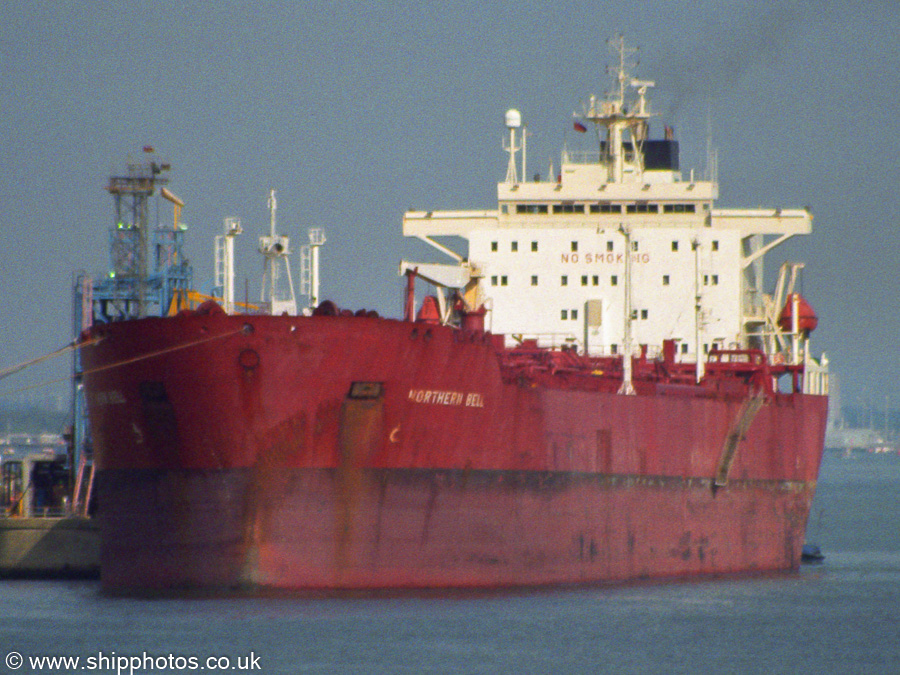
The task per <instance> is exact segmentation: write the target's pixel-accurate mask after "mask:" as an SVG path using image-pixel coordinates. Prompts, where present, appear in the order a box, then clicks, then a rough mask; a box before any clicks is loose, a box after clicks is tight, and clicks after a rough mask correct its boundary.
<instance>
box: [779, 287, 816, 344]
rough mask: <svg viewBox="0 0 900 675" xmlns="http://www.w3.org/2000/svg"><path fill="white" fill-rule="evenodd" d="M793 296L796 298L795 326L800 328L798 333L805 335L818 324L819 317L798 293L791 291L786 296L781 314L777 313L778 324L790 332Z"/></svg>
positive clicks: (792, 320)
mask: <svg viewBox="0 0 900 675" xmlns="http://www.w3.org/2000/svg"><path fill="white" fill-rule="evenodd" d="M794 298H796V299H797V303H796V304H797V317H798V319H797V328H798V329H799V330H800V334H801V335H803V337H806V336H808V335H809V334H810V333H812V332H813V331H814V330H815V329H816V326H818V325H819V317H818V316H816V313H815V312H814V311H813V308H812V306H811V305H810V304H809V303H808V302H807V301H806V299H805V298H804V297H803V296H802V295H800V294H799V293H792V294H791V295H789V296H788V299H787V302H786V303H785V305H784V307H783V308H782V310H781V314H779V315H778V325H779V327H780V328H781V330H783V331H785V332H786V333H790V332H791V331H792V330H793V329H794Z"/></svg>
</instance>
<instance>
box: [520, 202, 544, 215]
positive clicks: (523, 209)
mask: <svg viewBox="0 0 900 675" xmlns="http://www.w3.org/2000/svg"><path fill="white" fill-rule="evenodd" d="M516 213H547V205H546V204H516Z"/></svg>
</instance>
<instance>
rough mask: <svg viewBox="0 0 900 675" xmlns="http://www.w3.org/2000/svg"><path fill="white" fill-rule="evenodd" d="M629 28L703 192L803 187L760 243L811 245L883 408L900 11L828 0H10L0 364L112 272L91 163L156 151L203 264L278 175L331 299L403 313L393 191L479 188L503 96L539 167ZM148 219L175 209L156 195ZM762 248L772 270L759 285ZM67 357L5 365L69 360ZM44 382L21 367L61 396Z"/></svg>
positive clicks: (485, 193) (431, 193) (495, 158)
mask: <svg viewBox="0 0 900 675" xmlns="http://www.w3.org/2000/svg"><path fill="white" fill-rule="evenodd" d="M617 31H618V32H622V33H624V34H625V36H626V38H627V39H628V41H629V43H631V44H636V45H638V46H640V48H641V55H640V57H639V58H640V61H641V63H640V66H639V68H638V73H637V74H638V75H639V76H640V77H642V78H646V79H653V80H656V82H657V89H656V91H655V92H654V94H653V102H654V104H655V109H656V110H657V111H658V112H661V113H664V116H663V117H662V118H661V119H659V120H658V121H657V122H655V124H654V125H653V126H652V128H651V130H653V129H655V130H656V132H657V134H659V133H660V130H661V127H662V125H663V124H664V123H666V124H671V125H673V126H674V127H675V129H676V134H677V137H678V139H679V140H680V141H681V144H682V168H683V169H685V170H689V169H690V168H691V167H695V168H697V169H698V170H699V169H702V168H703V167H704V166H705V155H706V150H705V149H706V133H707V131H706V130H707V118H708V119H709V126H710V128H711V129H712V139H713V144H714V145H715V146H716V147H717V148H718V153H719V181H720V200H719V205H720V206H725V207H729V206H734V207H741V206H746V207H753V206H758V205H765V206H780V207H786V208H787V207H798V206H809V207H810V208H811V209H812V211H813V213H814V215H815V221H814V233H813V235H812V236H811V237H806V238H803V239H801V240H795V241H792V242H789V243H788V244H786V245H785V246H783V247H782V248H781V249H780V250H779V251H777V252H776V253H775V254H773V255H772V256H770V258H772V259H773V263H777V262H780V261H781V260H783V259H784V258H790V259H792V260H802V261H805V262H806V263H807V268H806V270H805V272H804V281H803V292H804V294H805V295H806V296H807V298H808V299H809V300H810V302H811V303H812V305H813V307H814V308H815V309H816V311H817V312H818V314H819V316H820V324H819V325H820V327H819V329H818V330H817V332H816V333H815V334H814V344H815V347H816V348H817V349H824V350H825V351H826V352H827V353H828V354H829V356H830V358H831V362H832V365H833V369H834V371H835V372H836V373H837V374H838V375H839V376H840V378H841V385H842V390H843V395H844V402H845V404H856V405H858V404H859V403H860V402H861V401H864V400H872V401H874V402H875V404H876V405H878V406H879V407H882V406H883V405H884V401H885V397H886V396H888V395H890V396H891V397H892V399H893V401H894V407H896V406H897V405H898V403H900V386H898V384H897V382H898V380H900V355H898V352H897V351H896V350H895V349H894V348H893V345H892V342H893V339H894V337H895V336H896V335H898V334H900V312H898V304H900V303H898V299H897V290H898V282H897V278H898V272H900V264H898V262H897V255H898V249H900V246H898V244H900V235H898V229H897V226H898V222H900V217H898V216H900V213H898V211H900V208H898V204H900V200H898V196H897V191H898V185H900V161H898V157H900V141H898V137H900V122H898V116H897V113H898V106H897V92H898V91H900V82H898V80H900V40H898V35H900V5H898V4H897V3H896V2H887V1H884V2H862V3H860V4H855V5H853V4H845V3H841V4H838V3H828V2H826V3H822V2H772V3H769V2H733V1H731V0H725V1H724V2H722V1H719V2H711V1H708V2H707V1H702V0H697V1H693V2H669V1H666V2H653V3H650V2H634V1H632V2H627V1H626V2H597V3H580V2H571V1H567V0H555V1H554V2H518V3H513V2H487V1H482V2H469V3H458V2H450V3H447V2H442V3H423V2H395V1H392V2H378V1H375V2H368V3H358V4H357V3H353V4H351V3H332V2H276V3H269V2H217V3H209V4H206V3H190V2H188V3H175V2H154V3H146V2H129V1H127V0H121V1H119V2H115V3H112V2H89V3H86V2H66V1H56V2H52V3H43V4H42V6H37V5H36V3H10V5H9V6H7V7H6V8H5V9H4V17H3V21H2V23H0V48H2V53H0V161H2V171H0V236H2V244H3V245H2V248H0V261H2V269H3V275H2V277H0V289H2V295H0V297H2V298H3V302H2V304H0V325H2V330H3V344H4V347H5V349H4V353H3V358H2V359H0V367H5V366H8V365H12V364H14V363H18V362H20V361H24V360H26V359H28V358H32V357H35V356H39V355H41V354H44V353H46V352H49V351H51V350H52V349H54V348H56V347H58V346H61V345H62V344H64V343H65V342H67V341H68V340H69V339H70V330H71V294H70V282H71V276H72V273H73V271H74V270H76V269H79V268H84V269H88V270H91V271H98V272H103V271H105V270H106V269H107V268H108V265H109V263H108V257H107V230H108V228H109V226H110V224H111V222H112V201H111V199H110V197H109V195H108V194H107V193H106V192H105V191H104V190H103V186H104V184H105V181H106V178H107V176H108V175H109V174H110V172H112V171H120V170H121V169H122V168H123V166H124V163H125V161H126V158H127V157H128V156H129V155H130V156H131V157H132V158H135V159H140V149H141V147H142V146H143V145H145V144H150V145H153V146H154V147H155V148H156V150H157V151H158V153H159V154H160V155H161V156H163V157H165V158H166V159H168V160H169V161H170V162H171V164H172V172H171V183H170V186H169V187H170V188H171V189H172V191H173V192H175V193H176V194H177V195H179V196H180V197H181V198H182V199H184V201H185V202H186V206H185V209H184V211H183V213H182V220H183V221H184V222H185V223H187V224H188V226H189V228H190V229H189V239H188V254H189V256H190V257H191V259H192V261H193V263H194V269H195V272H194V274H195V277H194V278H195V281H196V285H197V286H198V288H200V290H206V289H207V288H208V287H209V285H210V282H211V277H212V267H213V264H212V259H213V246H212V240H213V237H214V235H216V234H218V233H219V232H220V231H221V227H222V219H223V218H224V217H226V216H238V217H240V218H241V219H242V221H243V225H244V232H245V234H244V235H243V237H242V238H241V239H240V240H239V245H238V251H239V252H238V256H239V257H238V267H239V270H240V276H239V283H241V284H242V280H243V278H244V277H247V278H249V280H250V284H251V286H252V287H256V286H258V278H259V276H260V273H261V262H260V261H259V259H258V256H256V255H255V254H254V249H255V245H256V239H257V237H258V235H260V234H263V233H264V232H263V231H264V229H265V228H266V225H267V212H266V194H267V191H268V189H269V188H270V187H271V188H275V189H276V190H277V191H278V197H279V223H280V229H281V231H282V232H283V233H285V234H288V235H291V236H292V237H293V240H294V242H295V245H299V243H302V241H305V238H306V230H307V228H309V227H324V228H325V229H326V231H327V234H328V239H329V241H328V243H327V244H326V246H325V248H324V250H323V255H322V259H323V264H324V265H325V270H324V273H323V279H322V295H323V296H324V297H330V298H332V299H334V300H335V301H336V302H337V303H338V304H339V305H342V306H348V307H353V308H356V307H368V308H374V309H377V310H378V311H379V312H381V313H382V314H386V315H391V316H397V315H399V313H400V304H401V303H400V287H401V284H400V281H399V279H398V278H397V276H396V263H397V261H398V260H399V259H400V258H401V257H407V258H413V259H415V258H417V257H422V256H425V255H428V254H427V252H426V251H425V250H423V247H422V246H421V245H417V244H415V243H412V242H405V241H403V238H402V237H401V235H400V218H401V214H402V212H403V211H404V210H405V209H407V208H410V207H416V208H425V209H448V208H490V207H493V206H495V185H496V182H497V181H498V180H500V179H501V178H502V177H503V175H504V174H505V166H506V164H505V156H504V154H503V153H502V151H501V147H500V139H501V135H502V129H503V127H502V124H503V113H504V112H505V111H506V109H508V108H510V107H513V106H515V107H517V108H518V109H519V110H521V112H522V115H523V118H524V121H525V122H526V123H527V124H528V126H529V130H530V131H532V132H533V133H534V135H533V136H532V137H531V138H530V139H529V146H528V149H529V173H531V172H532V171H541V172H542V173H546V169H547V165H548V162H549V158H550V157H551V156H553V157H555V160H554V161H555V163H556V165H557V166H558V161H559V160H558V157H559V154H558V153H559V151H560V149H561V147H562V145H563V143H564V142H565V141H566V140H567V138H566V137H567V135H568V136H569V138H568V140H569V141H570V142H574V139H573V138H571V134H568V130H569V129H571V115H572V112H573V111H574V110H576V109H578V108H579V107H580V103H581V101H583V100H584V99H586V98H587V96H588V95H589V94H591V93H596V94H602V93H603V90H604V89H605V88H606V86H607V80H606V76H605V73H604V67H605V64H606V62H607V60H608V58H607V51H606V48H605V40H606V38H608V37H610V36H611V35H612V34H613V33H614V32H617ZM162 215H163V217H170V212H169V210H168V208H166V209H165V210H164V211H162ZM776 269H777V265H774V264H773V265H772V273H770V274H769V279H768V280H769V282H770V283H774V281H775V276H774V271H775V270H776ZM68 368H69V364H68V362H66V361H65V360H63V361H60V362H59V363H57V364H56V365H54V366H47V367H41V368H38V369H34V370H32V371H31V372H29V373H26V374H21V375H18V376H15V377H14V378H8V379H7V380H4V381H3V382H2V383H0V398H2V397H3V396H8V395H9V392H10V391H12V390H15V389H18V388H20V387H24V386H28V385H31V384H36V383H38V382H43V381H45V380H49V379H53V378H57V377H64V376H65V375H66V373H67V372H68ZM59 386H60V385H56V387H55V388H54V387H50V388H43V389H42V388H38V389H35V390H31V391H29V392H28V395H35V396H40V392H41V391H45V390H46V391H49V390H53V391H57V390H58V388H59Z"/></svg>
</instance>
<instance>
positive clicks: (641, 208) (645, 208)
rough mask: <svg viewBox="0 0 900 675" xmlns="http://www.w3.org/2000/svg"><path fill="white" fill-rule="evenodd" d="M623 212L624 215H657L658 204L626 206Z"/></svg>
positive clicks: (642, 203) (641, 203) (643, 203)
mask: <svg viewBox="0 0 900 675" xmlns="http://www.w3.org/2000/svg"><path fill="white" fill-rule="evenodd" d="M625 211H626V213H659V204H648V203H646V202H638V203H637V204H628V205H627V206H626V207H625Z"/></svg>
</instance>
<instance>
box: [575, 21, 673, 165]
mask: <svg viewBox="0 0 900 675" xmlns="http://www.w3.org/2000/svg"><path fill="white" fill-rule="evenodd" d="M610 48H611V50H612V51H614V52H615V53H616V55H617V56H618V65H617V66H616V67H615V72H614V74H613V80H614V87H615V90H614V91H613V92H607V95H606V98H604V99H603V100H600V101H598V100H597V98H596V97H595V96H591V98H590V99H589V102H588V105H587V106H586V107H585V109H584V110H583V112H582V113H581V114H580V115H577V117H581V118H582V119H584V120H586V121H588V122H592V123H593V124H594V127H595V128H596V130H597V137H598V139H600V145H601V149H602V150H605V152H601V156H602V157H605V163H606V165H607V167H608V173H607V182H608V183H623V182H625V179H626V176H627V175H628V174H633V178H632V180H640V179H641V178H642V177H643V171H644V160H643V156H644V153H643V144H644V141H645V140H646V138H647V135H648V133H647V128H648V122H649V119H650V115H651V113H650V110H649V105H648V103H647V98H646V94H647V89H648V88H649V87H653V86H655V83H654V82H652V81H650V80H636V79H634V78H632V77H631V74H630V72H629V68H630V64H629V62H628V59H629V57H630V56H632V55H633V54H635V53H636V52H637V49H636V48H630V47H626V46H625V39H624V38H623V37H622V36H621V35H617V36H616V37H615V38H613V39H612V40H611V41H610ZM629 88H634V89H636V90H637V98H636V99H634V100H631V101H629V100H628V99H627V97H626V94H627V92H628V89H629ZM626 136H627V137H626ZM604 138H605V140H604ZM629 142H630V143H631V147H630V149H629V148H628V146H627V144H628V143H629ZM604 144H605V147H604Z"/></svg>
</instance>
